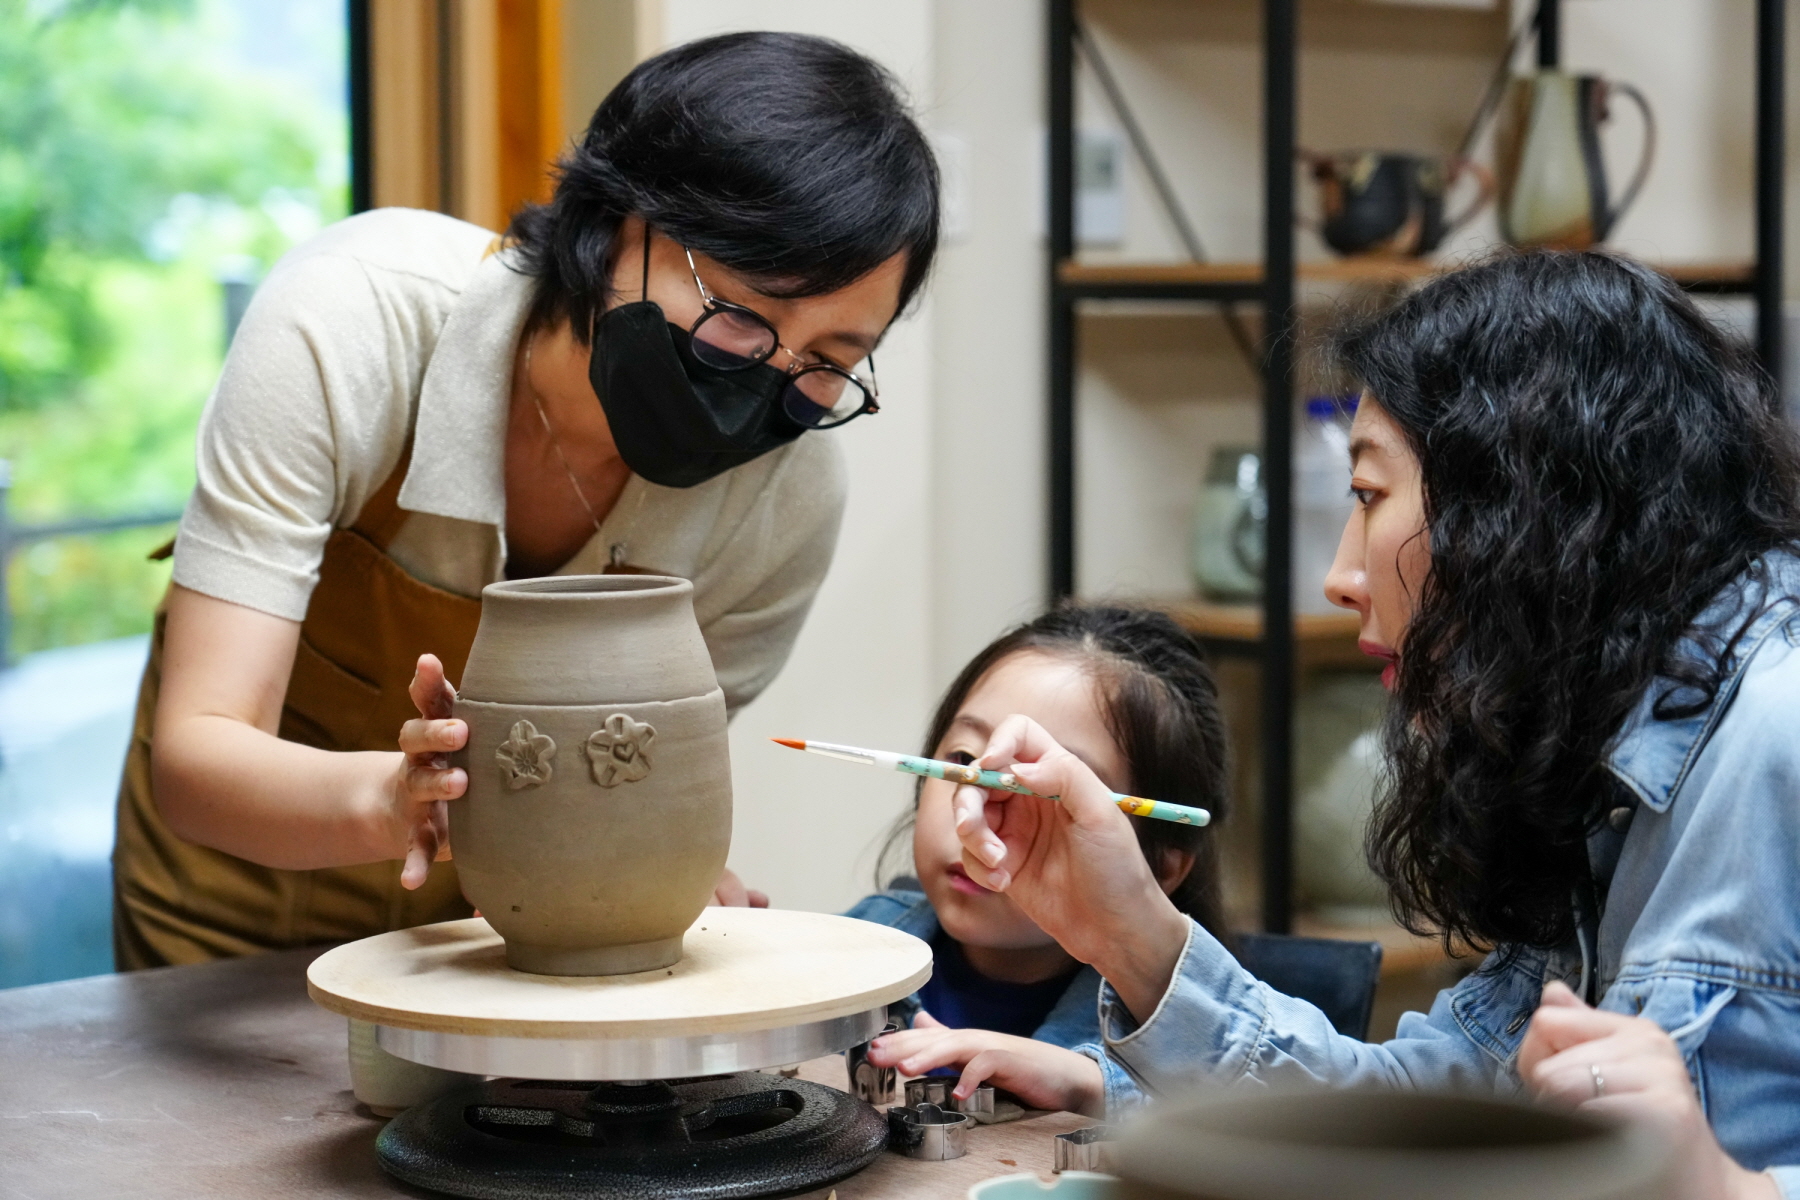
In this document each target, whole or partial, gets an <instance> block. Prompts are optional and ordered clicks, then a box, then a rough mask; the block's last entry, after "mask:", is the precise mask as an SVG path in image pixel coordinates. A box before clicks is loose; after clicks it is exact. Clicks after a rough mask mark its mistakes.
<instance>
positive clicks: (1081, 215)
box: [1031, 126, 1126, 246]
mask: <svg viewBox="0 0 1800 1200" xmlns="http://www.w3.org/2000/svg"><path fill="white" fill-rule="evenodd" d="M1049 137H1050V135H1049V133H1048V131H1046V130H1043V129H1039V130H1038V131H1037V132H1036V133H1035V134H1034V135H1033V137H1032V141H1031V177H1032V180H1033V181H1034V184H1035V186H1034V187H1033V189H1032V192H1031V228H1032V232H1033V233H1034V234H1035V235H1036V236H1038V237H1040V238H1041V237H1047V236H1048V235H1049V232H1050V155H1049V146H1048V143H1049ZM1125 151H1126V146H1125V136H1124V135H1123V134H1122V133H1120V132H1119V131H1118V130H1116V129H1110V128H1106V127H1104V126H1085V127H1083V128H1081V129H1079V130H1077V131H1076V133H1075V243H1076V245H1078V246H1120V245H1123V244H1124V242H1125V174H1126V172H1125Z"/></svg>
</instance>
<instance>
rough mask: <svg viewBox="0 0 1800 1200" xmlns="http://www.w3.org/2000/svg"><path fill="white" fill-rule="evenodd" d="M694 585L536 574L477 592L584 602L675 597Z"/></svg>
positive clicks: (657, 578) (664, 578) (658, 578)
mask: <svg viewBox="0 0 1800 1200" xmlns="http://www.w3.org/2000/svg"><path fill="white" fill-rule="evenodd" d="M693 590H694V585H693V584H692V583H691V582H689V581H688V580H686V579H682V578H679V577H678V576H674V575H540V576H537V577H536V578H533V579H505V580H501V581H500V582H498V583H490V584H488V585H487V586H486V587H484V588H482V589H481V596H482V599H484V600H487V599H531V600H543V601H552V602H553V601H558V600H563V601H573V600H587V599H591V598H593V597H595V596H656V595H658V594H661V595H664V596H670V597H673V596H679V595H683V594H686V593H691V592H692V591H693Z"/></svg>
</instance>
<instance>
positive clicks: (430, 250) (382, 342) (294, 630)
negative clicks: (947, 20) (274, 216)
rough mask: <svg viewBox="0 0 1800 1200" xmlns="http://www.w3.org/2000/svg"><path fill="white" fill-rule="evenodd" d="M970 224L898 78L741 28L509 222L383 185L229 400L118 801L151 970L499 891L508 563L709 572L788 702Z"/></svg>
mask: <svg viewBox="0 0 1800 1200" xmlns="http://www.w3.org/2000/svg"><path fill="white" fill-rule="evenodd" d="M937 221H938V209H937V173H936V168H935V166H934V165H933V162H932V159H931V154H930V151H929V149H928V148H927V145H926V143H925V140H924V138H923V136H922V135H921V133H920V131H919V129H918V128H917V126H916V125H915V124H914V122H913V121H912V119H911V118H910V117H909V116H908V114H907V112H906V109H905V106H904V104H903V103H902V101H901V99H900V97H899V96H898V94H897V91H896V88H895V86H894V84H893V82H892V80H891V79H890V78H889V77H888V76H887V75H886V74H885V73H884V72H883V71H881V69H880V68H878V67H877V66H875V65H874V64H873V63H871V62H869V61H868V60H867V59H865V58H863V57H861V56H860V55H857V54H855V53H854V52H852V51H850V50H848V49H846V48H845V47H843V46H840V45H837V44H836V43H833V42H828V41H824V40H822V39H817V38H807V37H800V36H794V35H778V34H737V35H730V36H726V37H720V38H712V39H707V40H705V41H701V42H695V43H691V44H689V45H687V46H683V47H679V48H677V49H675V50H672V51H669V52H667V53H665V54H663V55H660V56H658V57H657V58H654V59H651V60H649V61H648V62H645V63H644V64H642V65H640V66H639V67H638V68H636V69H635V70H634V71H633V72H632V73H631V74H630V75H629V76H627V77H626V79H625V80H624V81H623V82H622V83H620V84H619V86H618V87H617V88H615V89H614V91H613V92H612V94H611V95H609V96H608V97H607V99H606V101H605V102H604V103H603V104H602V105H601V106H600V108H599V110H598V111H597V112H596V113H595V115H594V120H593V122H592V124H591V125H590V127H589V129H588V131H587V134H586V136H585V137H584V139H583V140H582V142H581V144H580V146H579V147H577V148H575V149H574V150H572V151H571V153H570V154H569V155H568V157H567V158H566V159H565V160H564V161H563V162H562V163H561V164H560V177H559V182H558V185H557V189H556V194H555V197H554V199H553V200H552V201H551V203H549V204H548V205H544V206H542V207H532V208H528V209H526V210H525V211H523V212H521V213H520V214H519V215H518V216H516V217H515V218H514V221H513V223H512V226H511V227H510V228H509V229H508V231H507V234H506V236H505V237H504V238H503V239H496V238H494V237H493V235H492V234H491V233H490V232H489V231H486V230H480V229H477V228H475V227H473V226H470V225H466V224H464V223H462V222H458V221H454V220H452V219H450V218H447V217H441V216H438V215H435V214H429V213H420V212H408V211H404V210H382V211H378V212H374V213H367V214H364V215H362V216H358V217H353V218H351V219H350V220H348V221H345V222H343V223H341V224H339V225H337V226H334V227H333V228H331V229H329V230H326V231H325V232H324V233H323V234H321V235H320V236H319V237H318V238H316V239H314V240H313V241H312V242H310V243H308V244H307V245H305V246H302V247H300V248H299V249H297V250H296V251H295V252H294V253H293V254H291V255H289V256H288V258H287V259H286V260H284V261H283V262H282V263H281V264H280V265H279V266H278V267H277V268H276V270H275V271H274V272H273V273H271V275H270V277H269V279H268V281H267V282H266V283H265V284H264V285H263V287H262V288H261V290H260V291H259V293H258V296H257V298H256V301H255V303H254V304H253V305H252V306H251V309H250V312H249V313H248V315H247V316H246V318H245V320H244V323H243V325H242V326H241V328H240V329H239V332H238V335H237V338H236V341H235V343H234V345H233V347H232V351H231V354H230V356H229V358H228V360H227V362H226V366H225V370H224V373H223V375H222V376H221V378H220V381H219V386H218V389H217V391H216V392H215V394H214V396H213V398H212V401H211V403H210V404H209V405H208V408H207V412H206V415H205V416H204V418H203V419H202V423H201V430H200V440H199V485H198V487H197V488H196V490H195V494H194V498H193V501H192V502H191V503H190V505H189V507H188V512H187V514H186V516H185V517H184V518H183V521H182V526H181V531H180V535H179V537H178V539H177V542H176V545H175V569H174V582H173V585H172V586H171V589H170V594H169V598H168V600H167V602H166V604H165V613H164V616H163V618H162V619H160V620H159V622H158V628H157V636H156V639H155V642H154V646H153V655H152V660H151V665H150V668H149V669H148V670H147V671H146V673H145V681H144V688H143V691H142V695H141V697H140V703H139V721H138V730H137V736H136V737H135V738H134V741H133V745H132V749H131V753H130V756H129V758H128V760H127V763H126V772H125V780H124V785H123V787H122V788H121V793H120V804H119V833H118V846H117V850H116V852H115V855H114V864H115V905H114V914H115V919H114V942H115V953H116V957H117V959H118V963H119V966H120V967H121V968H136V967H145V966H155V965H160V964H164V963H185V962H197V961H202V960H205V959H210V958H218V957H224V956H229V955H235V954H244V953H254V952H257V951H259V950H266V949H277V948H281V947H286V946H295V945H303V944H306V943H309V942H320V941H328V940H335V939H341V938H349V937H356V936H361V935H365V934H369V933H374V932H378V931H380V930H384V929H392V928H398V927H401V926H405V925H412V924H419V923H423V922H427V921H436V920H444V919H449V918H452V917H456V916H466V915H467V914H468V911H469V910H468V906H467V905H466V904H465V903H464V902H463V900H462V897H461V894H460V891H459V889H458V886H457V882H456V878H455V873H454V868H453V866H452V865H450V864H444V865H441V866H439V867H437V868H435V869H433V868H431V863H432V861H433V860H434V859H439V858H445V857H447V856H448V847H447V846H446V845H445V844H444V816H443V808H444V806H443V804H442V801H443V800H445V799H447V798H453V797H455V796H458V795H460V794H461V793H462V791H463V789H464V787H465V786H466V782H467V781H466V778H465V776H464V774H463V772H462V771H461V770H457V769H450V768H448V767H446V766H444V765H443V757H442V756H443V755H445V754H446V753H448V752H449V751H452V750H455V749H457V748H459V747H460V746H461V745H462V743H463V741H464V739H465V737H466V733H467V731H466V729H465V728H464V727H463V726H462V725H461V723H460V722H456V721H452V720H449V719H448V717H449V701H450V698H451V696H452V694H453V693H452V691H451V689H450V686H449V683H448V682H447V677H448V680H454V679H455V678H457V677H458V676H459V675H460V672H461V664H462V661H463V659H464V657H465V656H466V654H467V651H468V646H469V643H470V641H471V640H472V638H473V636H474V631H475V624H476V620H477V617H478V615H479V611H480V602H479V596H480V592H481V588H482V587H483V586H485V585H486V584H488V583H490V582H492V581H494V580H496V579H500V578H519V577H525V576H533V575H545V574H551V573H568V574H581V573H598V572H601V571H612V572H619V571H625V572H654V573H657V574H669V575H678V576H682V577H684V578H687V579H691V580H692V581H693V583H694V601H695V610H696V613H697V615H698V617H699V619H700V624H701V630H702V633H703V634H704V635H705V638H706V641H707V645H708V648H709V650H710V651H711V653H712V657H713V662H714V665H715V667H716V668H717V670H718V675H719V682H720V685H721V686H722V687H723V689H724V691H725V696H726V700H727V704H728V705H729V706H730V707H731V708H733V709H736V708H737V707H740V706H741V705H743V704H745V703H746V702H748V701H749V700H750V699H751V698H753V697H754V696H755V695H756V694H757V693H758V692H760V691H761V690H762V689H763V687H765V686H766V685H767V684H768V682H769V680H770V679H772V678H773V676H774V675H775V673H776V672H777V671H779V670H780V668H781V665H782V663H783V662H784V661H785V659H786V657H787V654H788V651H789V649H790V648H791V647H792V645H793V641H794V638H795V636H796V635H797V634H798V632H799V627H800V623H801V621H802V620H803V619H804V617H805V614H806V610H807V608H808V606H809V605H810V603H811V600H812V596H813V594H814V592H815V591H816V589H817V587H818V584H819V582H820V580H821V579H822V578H823V576H824V573H825V569H826V567H827V566H828V565H829V562H830V559H831V553H832V548H833V545H834V543H835V539H836V535H837V526H838V520H839V516H840V514H841V511H842V506H843V496H844V487H845V482H844V478H843V468H842V464H841V460H840V457H839V453H838V450H837V448H836V447H835V445H834V444H833V440H832V435H831V434H830V433H829V432H827V431H828V430H829V429H830V428H831V427H833V426H836V425H841V424H843V423H845V422H847V421H849V420H852V419H855V418H857V417H860V416H863V415H866V414H872V413H874V412H876V411H877V409H878V401H877V389H876V384H875V374H874V366H873V363H872V362H871V361H870V356H871V354H872V352H873V350H874V348H875V345H876V343H877V341H878V340H879V339H880V338H881V336H882V334H883V332H884V331H885V330H886V328H887V327H888V325H889V324H890V323H891V322H892V320H893V319H894V317H895V315H896V314H897V313H898V312H899V311H900V310H902V309H903V308H904V307H905V306H906V304H907V302H908V301H909V300H910V298H911V297H912V296H913V295H914V294H915V292H916V291H917V289H918V287H919V285H920V284H921V282H922V281H923V279H924V277H925V275H926V273H927V271H928V270H929V267H930V263H931V259H932V255H933V253H934V251H935V249H936V241H937ZM396 734H398V746H397V747H396ZM398 859H404V860H405V866H404V869H403V870H402V869H399V868H398V867H397V866H396V863H395V860H398ZM719 898H720V899H721V900H722V901H725V902H732V901H736V902H739V903H742V902H743V900H744V898H745V893H744V890H743V888H742V887H741V885H739V884H737V882H736V880H735V879H733V878H731V877H730V873H729V872H727V877H726V878H725V879H723V880H721V883H720V895H719Z"/></svg>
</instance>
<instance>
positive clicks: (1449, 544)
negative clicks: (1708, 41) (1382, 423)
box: [1334, 252, 1800, 949]
mask: <svg viewBox="0 0 1800 1200" xmlns="http://www.w3.org/2000/svg"><path fill="white" fill-rule="evenodd" d="M1334 350H1335V352H1336V357H1337V359H1338V361H1339V362H1340V363H1341V364H1342V365H1343V366H1345V367H1346V368H1347V369H1348V370H1349V372H1350V373H1351V374H1352V375H1353V376H1354V377H1355V378H1356V379H1357V380H1358V381H1359V382H1360V383H1361V385H1362V386H1363V387H1364V388H1365V389H1366V392H1367V394H1368V396H1369V397H1370V398H1372V399H1373V400H1374V401H1375V403H1376V404H1378V405H1379V407H1380V409H1381V410H1382V411H1383V412H1385V413H1386V414H1387V415H1388V416H1390V417H1391V418H1392V419H1393V421H1394V423H1395V424H1396V425H1397V426H1398V427H1399V428H1400V430H1401V431H1403V433H1404V435H1405V437H1406V439H1407V441H1408V443H1409V444H1410V447H1411V449H1412V451H1413V453H1414V454H1415V455H1416V456H1417V458H1418V461H1419V464H1420V467H1421V469H1422V480H1423V491H1424V505H1425V522H1426V531H1427V532H1426V534H1425V536H1426V537H1427V539H1428V542H1429V553H1430V566H1429V570H1428V572H1427V574H1426V578H1425V581H1424V586H1423V590H1422V593H1421V594H1420V595H1419V596H1418V598H1417V605H1418V607H1417V611H1416V614H1415V615H1414V616H1413V618H1412V620H1411V623H1410V624H1409V625H1408V626H1407V629H1406V633H1405V640H1404V644H1403V647H1402V654H1401V657H1400V666H1399V671H1398V677H1397V681H1396V688H1395V694H1394V700H1395V702H1394V704H1393V705H1391V706H1390V711H1389V715H1388V720H1387V724H1386V727H1385V730H1384V738H1385V745H1386V749H1387V753H1388V755H1389V757H1390V766H1391V769H1390V772H1389V775H1388V782H1387V784H1386V785H1385V787H1384V790H1383V792H1382V794H1381V795H1380V797H1379V798H1378V801H1377V804H1376V808H1375V812H1374V816H1373V818H1372V820H1371V822H1370V825H1369V833H1368V852H1369V857H1370V861H1371V864H1372V865H1373V866H1374V868H1375V870H1376V872H1377V873H1378V874H1379V875H1380V876H1381V877H1382V878H1383V879H1384V880H1385V881H1386V882H1387V884H1388V886H1389V888H1390V889H1391V891H1392V895H1393V902H1394V907H1395V911H1396V915H1397V916H1399V918H1400V919H1401V920H1402V922H1403V923H1404V924H1405V925H1406V926H1407V927H1408V928H1410V929H1412V930H1414V931H1415V932H1420V933H1424V932H1428V931H1429V932H1435V933H1438V934H1440V935H1442V936H1443V938H1444V939H1445V941H1446V943H1450V942H1452V941H1455V940H1461V941H1464V942H1467V943H1468V944H1470V945H1472V946H1477V947H1484V948H1491V947H1496V946H1507V947H1512V948H1515V949H1516V948H1517V947H1520V946H1540V947H1545V946H1555V945H1561V944H1566V943H1567V941H1568V939H1569V938H1570V937H1572V936H1573V934H1574V930H1575V917H1574V913H1573V909H1572V906H1571V898H1572V897H1573V896H1574V895H1575V894H1576V893H1577V890H1578V889H1582V888H1585V887H1587V886H1588V885H1589V867H1588V860H1587V855H1586V848H1585V839H1586V837H1587V835H1588V834H1589V833H1591V832H1592V831H1594V830H1595V829H1596V828H1598V825H1599V822H1600V821H1602V820H1603V819H1604V817H1605V813H1606V811H1607V809H1608V808H1609V807H1611V806H1612V805H1613V804H1616V803H1617V802H1618V801H1617V800H1616V799H1614V798H1613V796H1614V792H1613V789H1614V788H1616V787H1617V786H1619V785H1617V784H1616V782H1614V781H1613V779H1612V777H1611V776H1610V774H1609V772H1608V770H1607V756H1608V754H1609V752H1610V750H1611V747H1612V745H1613V743H1614V741H1615V739H1616V737H1617V735H1618V733H1619V730H1620V727H1621V726H1622V724H1623V723H1624V721H1625V719H1626V717H1627V716H1628V715H1629V714H1630V713H1631V711H1632V709H1633V708H1634V707H1635V706H1636V705H1637V704H1638V703H1639V702H1640V700H1641V699H1642V698H1643V697H1644V696H1645V694H1646V692H1647V690H1648V689H1649V688H1651V687H1653V686H1654V687H1657V688H1659V689H1661V690H1660V691H1659V692H1658V694H1657V696H1656V700H1655V703H1656V715H1657V716H1659V717H1664V718H1666V717H1671V716H1675V715H1679V714H1681V713H1692V712H1696V711H1699V710H1700V709H1701V708H1703V707H1705V706H1706V705H1707V704H1708V703H1710V701H1711V699H1712V697H1713V696H1714V695H1715V694H1716V691H1717V688H1718V686H1719V684H1720V682H1721V676H1722V671H1723V663H1724V661H1725V659H1726V657H1727V656H1728V654H1729V653H1730V649H1731V645H1732V643H1733V641H1734V640H1735V638H1736V637H1737V635H1738V634H1739V633H1740V632H1741V631H1742V629H1743V628H1744V625H1745V624H1746V623H1747V622H1748V620H1750V619H1751V618H1752V617H1753V616H1754V615H1755V614H1754V613H1746V612H1744V611H1741V609H1740V611H1736V612H1732V613H1729V614H1726V615H1725V616H1723V617H1722V618H1719V619H1714V618H1713V617H1711V616H1709V617H1708V621H1707V624H1708V628H1706V629H1699V630H1693V631H1691V632H1692V640H1689V641H1687V647H1688V648H1686V649H1684V648H1682V645H1681V644H1682V643H1683V641H1684V638H1683V635H1684V633H1689V632H1690V626H1691V625H1693V624H1694V622H1695V621H1696V620H1697V619H1698V618H1699V617H1700V616H1701V614H1702V612H1703V610H1705V609H1706V608H1707V606H1708V602H1709V601H1711V600H1712V599H1713V598H1714V597H1715V596H1718V595H1719V594H1720V593H1721V592H1722V591H1723V589H1725V588H1726V587H1727V586H1728V585H1730V584H1731V583H1732V581H1733V580H1734V579H1736V578H1738V577H1739V576H1742V575H1745V574H1746V573H1747V572H1757V571H1759V570H1760V560H1761V559H1762V557H1763V556H1764V555H1766V554H1768V553H1769V552H1771V551H1774V550H1776V549H1778V548H1781V547H1786V546H1791V545H1792V544H1793V543H1794V542H1795V540H1796V539H1797V538H1800V449H1797V447H1796V441H1795V435H1794V432H1793V430H1792V429H1791V428H1790V426H1789V425H1788V424H1787V422H1786V421H1785V419H1784V418H1783V416H1782V414H1781V412H1780V408H1779V404H1778V397H1777V395H1776V391H1775V388H1774V386H1773V383H1772V381H1771V380H1770V379H1769V377H1768V376H1767V375H1766V374H1765V373H1764V372H1763V371H1762V370H1761V369H1760V368H1759V367H1758V366H1757V365H1756V363H1755V361H1754V358H1753V356H1752V355H1751V353H1750V350H1749V348H1748V347H1747V346H1746V345H1744V344H1742V342H1741V341H1739V340H1737V339H1734V338H1731V337H1728V336H1726V335H1725V334H1723V333H1722V332H1721V331H1720V329H1719V328H1718V327H1717V326H1716V325H1714V324H1713V322H1711V321H1709V320H1708V319H1707V318H1706V316H1705V315H1704V314H1703V313H1701V311H1700V310H1699V309H1698V308H1697V307H1695V305H1694V303H1693V301H1692V300H1690V299H1689V298H1688V296H1687V295H1686V294H1685V293H1684V292H1682V290H1681V289H1680V288H1679V287H1677V286H1676V285H1675V284H1674V283H1673V282H1672V281H1671V280H1669V279H1668V278H1667V277H1665V276H1663V275H1661V274H1659V273H1657V272H1655V271H1653V270H1651V269H1649V268H1647V267H1644V266H1642V265H1640V264H1637V263H1634V262H1632V261H1630V260H1628V259H1625V258H1621V257H1616V256H1614V255H1610V254H1605V253H1597V252H1584V253H1566V252H1564V253H1558V252H1535V253H1526V254H1509V255H1506V256H1504V257H1499V258H1496V259H1494V260H1491V261H1488V262H1486V263H1483V264H1481V265H1477V266H1474V267H1471V268H1469V269H1466V270H1462V271H1457V272H1455V273H1453V274H1449V275H1445V276H1443V277H1441V278H1439V279H1437V280H1435V281H1433V282H1431V283H1429V284H1427V285H1426V286H1424V287H1422V288H1420V289H1419V290H1418V291H1417V292H1415V293H1413V294H1412V295H1411V296H1409V297H1407V298H1405V299H1404V300H1402V301H1401V302H1400V303H1398V304H1397V305H1396V306H1394V307H1393V308H1391V309H1389V310H1388V311H1387V312H1385V313H1383V314H1380V315H1377V316H1375V317H1374V318H1373V319H1372V320H1369V321H1366V322H1365V323H1363V324H1362V325H1361V326H1360V327H1355V328H1352V329H1350V330H1348V331H1346V332H1344V333H1341V334H1340V335H1338V336H1337V337H1336V338H1335V339H1334ZM1774 599H1776V597H1769V602H1773V600H1774ZM1659 677H1660V678H1659Z"/></svg>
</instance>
